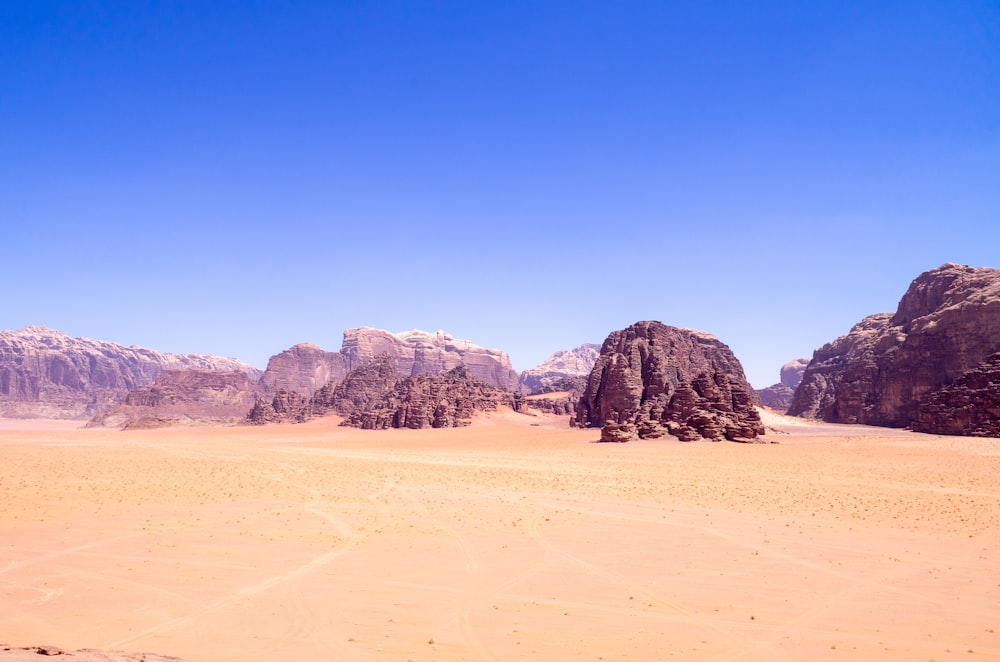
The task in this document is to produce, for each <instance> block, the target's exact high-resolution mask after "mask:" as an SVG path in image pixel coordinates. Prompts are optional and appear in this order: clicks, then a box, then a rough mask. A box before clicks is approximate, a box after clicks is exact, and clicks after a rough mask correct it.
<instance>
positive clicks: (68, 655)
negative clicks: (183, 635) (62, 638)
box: [0, 644, 184, 662]
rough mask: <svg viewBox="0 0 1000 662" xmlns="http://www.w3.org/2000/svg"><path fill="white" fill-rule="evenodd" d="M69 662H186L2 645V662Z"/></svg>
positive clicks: (142, 655) (88, 650) (92, 650)
mask: <svg viewBox="0 0 1000 662" xmlns="http://www.w3.org/2000/svg"><path fill="white" fill-rule="evenodd" d="M56 656H58V657H59V659H60V660H67V661H68V662H184V660H182V659H181V658H179V657H173V656H170V655H154V654H152V653H126V652H125V651H108V650H99V649H96V648H81V649H80V650H63V649H62V648H59V647H57V646H8V645H6V644H0V662H31V661H37V660H39V659H40V657H56Z"/></svg>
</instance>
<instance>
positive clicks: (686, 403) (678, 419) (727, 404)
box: [574, 322, 764, 441]
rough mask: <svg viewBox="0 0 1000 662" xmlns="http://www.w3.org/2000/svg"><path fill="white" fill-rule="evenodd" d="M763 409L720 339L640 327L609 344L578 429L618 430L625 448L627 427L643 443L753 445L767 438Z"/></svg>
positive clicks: (655, 325) (581, 406) (656, 325)
mask: <svg viewBox="0 0 1000 662" xmlns="http://www.w3.org/2000/svg"><path fill="white" fill-rule="evenodd" d="M758 404H760V401H759V399H758V398H757V394H756V392H755V391H754V390H753V388H752V387H751V386H750V384H749V383H748V382H747V380H746V376H745V375H744V373H743V367H742V366H741V365H740V362H739V361H738V360H737V359H736V357H735V356H734V355H733V353H732V351H731V350H730V349H729V347H727V346H726V345H724V344H723V343H721V342H719V340H718V339H717V338H715V336H712V335H710V334H707V333H701V332H698V331H691V330H689V329H678V328H675V327H671V326H667V325H665V324H662V323H660V322H638V323H636V324H633V325H632V326H630V327H629V328H627V329H624V330H622V331H615V332H613V333H612V334H611V335H609V336H608V338H607V340H605V341H604V344H603V345H602V346H601V353H600V356H599V357H598V359H597V362H596V363H595V365H594V369H593V370H592V371H591V373H590V377H589V379H588V383H587V389H586V390H585V392H584V394H583V396H582V397H581V398H580V401H579V403H578V404H577V408H576V417H575V419H574V422H575V424H576V425H578V426H581V427H599V426H600V427H603V426H605V424H608V423H610V424H611V426H610V427H609V430H610V432H609V436H612V435H613V436H614V437H615V440H618V441H620V440H622V439H621V437H622V436H623V435H624V434H627V432H628V430H629V429H630V428H628V427H627V426H624V424H630V425H632V426H634V428H635V434H636V436H637V437H638V438H642V439H651V438H656V437H660V436H664V435H666V434H670V435H673V436H675V437H677V438H678V439H681V440H682V441H694V440H698V439H711V440H721V439H730V440H739V441H746V440H753V439H756V438H757V437H758V436H759V435H762V434H764V425H763V424H762V423H761V420H760V414H759V413H758V412H757V410H756V408H755V405H758ZM612 428H613V429H612ZM623 430H624V431H623Z"/></svg>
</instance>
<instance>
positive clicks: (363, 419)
mask: <svg viewBox="0 0 1000 662" xmlns="http://www.w3.org/2000/svg"><path fill="white" fill-rule="evenodd" d="M345 383H346V380H345ZM501 406H507V407H510V408H511V409H514V410H515V411H516V410H518V409H520V398H519V397H518V396H516V395H515V394H513V393H511V392H510V391H504V390H502V389H499V388H497V387H495V386H492V385H490V384H487V383H485V382H482V381H479V380H478V379H476V378H474V377H473V376H472V375H471V374H470V371H469V369H468V368H466V367H465V366H458V367H456V368H452V369H451V370H449V371H448V372H446V373H443V374H439V375H417V376H414V377H406V378H404V379H400V380H398V381H396V383H395V385H394V386H393V388H392V389H391V390H390V391H388V392H387V393H385V394H384V395H383V396H382V397H381V398H380V399H379V401H378V402H376V403H374V404H372V405H368V406H366V407H365V408H364V409H360V408H358V409H354V411H351V412H347V413H345V418H344V421H343V423H342V425H349V426H352V427H358V428H362V429H365V430H384V429H386V428H413V429H419V428H447V427H460V426H463V425H468V424H469V423H470V422H471V420H472V417H473V415H474V414H475V413H476V412H479V411H496V410H497V409H498V408H499V407H501Z"/></svg>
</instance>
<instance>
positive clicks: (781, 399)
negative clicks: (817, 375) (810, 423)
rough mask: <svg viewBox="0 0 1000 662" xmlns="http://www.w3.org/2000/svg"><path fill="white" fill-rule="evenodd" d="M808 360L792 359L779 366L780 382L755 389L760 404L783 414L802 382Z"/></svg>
mask: <svg viewBox="0 0 1000 662" xmlns="http://www.w3.org/2000/svg"><path fill="white" fill-rule="evenodd" d="M808 365H809V359H794V360H792V361H789V362H788V363H786V364H785V365H783V366H781V381H780V382H778V383H777V384H772V385H770V386H768V387H767V388H761V389H757V395H758V396H760V402H761V404H763V405H764V406H765V407H769V408H771V409H773V410H775V411H780V412H785V411H787V410H788V408H789V407H790V406H791V405H792V398H793V397H794V396H795V388H796V387H797V386H798V385H799V382H801V381H802V374H803V373H804V372H805V370H806V366H808Z"/></svg>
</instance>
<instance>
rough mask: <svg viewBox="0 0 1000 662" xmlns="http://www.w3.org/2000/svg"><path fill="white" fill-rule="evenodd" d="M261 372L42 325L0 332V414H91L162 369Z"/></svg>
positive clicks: (220, 360)
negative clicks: (77, 336) (72, 336)
mask: <svg viewBox="0 0 1000 662" xmlns="http://www.w3.org/2000/svg"><path fill="white" fill-rule="evenodd" d="M173 368H195V369H199V370H213V371H234V370H238V371H241V372H244V373H246V374H247V376H248V377H249V379H250V380H251V381H255V380H256V379H257V378H258V377H259V376H260V371H259V370H257V369H256V368H253V367H251V366H249V365H247V364H245V363H243V362H241V361H237V360H236V359H228V358H223V357H218V356H206V355H201V354H161V353H159V352H156V351H154V350H151V349H145V348H142V347H135V346H131V347H125V346H123V345H118V344H116V343H111V342H103V341H99V340H90V339H87V338H70V337H69V336H66V335H65V334H62V333H60V332H58V331H53V330H51V329H46V328H44V327H27V328H24V329H21V330H19V331H2V332H0V416H5V417H10V418H37V417H44V418H79V419H83V418H90V417H92V416H94V415H95V414H97V413H98V412H100V411H102V410H103V409H105V408H107V407H109V406H111V405H112V404H114V403H116V402H118V401H119V400H120V399H121V398H122V397H124V396H125V394H127V393H128V392H129V391H131V390H133V389H135V388H138V387H140V386H145V385H148V384H151V383H153V380H154V379H156V377H157V375H159V374H160V372H161V371H163V370H165V369H173Z"/></svg>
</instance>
